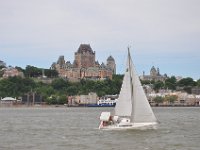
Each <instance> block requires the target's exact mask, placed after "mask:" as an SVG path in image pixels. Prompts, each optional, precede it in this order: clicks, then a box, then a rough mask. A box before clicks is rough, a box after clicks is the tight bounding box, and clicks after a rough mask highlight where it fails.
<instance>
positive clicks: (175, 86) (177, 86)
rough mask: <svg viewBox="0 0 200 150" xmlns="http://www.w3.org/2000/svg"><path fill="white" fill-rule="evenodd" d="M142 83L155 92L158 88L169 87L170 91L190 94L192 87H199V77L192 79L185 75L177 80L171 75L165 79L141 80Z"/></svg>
mask: <svg viewBox="0 0 200 150" xmlns="http://www.w3.org/2000/svg"><path fill="white" fill-rule="evenodd" d="M142 84H145V85H149V86H151V87H152V88H153V89H154V90H155V91H156V92H158V91H159V90H160V89H169V90H172V91H175V90H180V91H185V92H187V93H189V94H191V92H192V88H193V87H200V79H199V80H197V81H194V80H193V79H192V78H190V77H187V78H183V79H181V80H179V81H177V79H176V78H175V77H174V76H172V77H170V78H167V79H166V80H165V81H142Z"/></svg>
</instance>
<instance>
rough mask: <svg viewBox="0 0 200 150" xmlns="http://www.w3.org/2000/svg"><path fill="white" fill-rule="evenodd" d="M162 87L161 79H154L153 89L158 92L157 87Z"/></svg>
mask: <svg viewBox="0 0 200 150" xmlns="http://www.w3.org/2000/svg"><path fill="white" fill-rule="evenodd" d="M163 87H164V83H163V82H162V81H156V82H155V83H154V86H153V89H154V90H155V91H156V92H158V90H159V89H162V88H163Z"/></svg>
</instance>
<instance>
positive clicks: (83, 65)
mask: <svg viewBox="0 0 200 150" xmlns="http://www.w3.org/2000/svg"><path fill="white" fill-rule="evenodd" d="M51 69H56V70H57V71H58V73H59V76H60V77H64V78H67V79H68V80H70V81H78V80H80V79H94V80H101V79H106V78H109V79H112V75H113V74H115V73H116V64H115V60H114V58H113V57H112V56H109V57H108V59H107V63H106V65H105V64H104V63H102V64H99V62H98V61H96V59H95V51H93V50H92V48H91V47H90V45H89V44H81V45H80V46H79V48H78V50H77V52H75V54H74V62H73V63H71V62H70V61H65V58H64V56H60V57H59V58H58V61H57V62H54V63H53V64H52V66H51Z"/></svg>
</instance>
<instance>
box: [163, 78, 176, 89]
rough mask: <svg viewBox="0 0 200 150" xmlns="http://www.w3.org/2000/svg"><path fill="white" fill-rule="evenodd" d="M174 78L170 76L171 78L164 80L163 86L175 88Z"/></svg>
mask: <svg viewBox="0 0 200 150" xmlns="http://www.w3.org/2000/svg"><path fill="white" fill-rule="evenodd" d="M176 82H177V81H176V78H175V77H174V76H172V77H171V78H167V79H166V80H165V88H167V89H171V90H176Z"/></svg>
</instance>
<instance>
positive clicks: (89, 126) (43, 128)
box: [0, 107, 200, 150]
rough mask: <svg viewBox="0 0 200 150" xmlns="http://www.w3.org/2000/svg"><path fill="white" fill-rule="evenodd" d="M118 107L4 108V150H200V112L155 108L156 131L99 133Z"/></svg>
mask: <svg viewBox="0 0 200 150" xmlns="http://www.w3.org/2000/svg"><path fill="white" fill-rule="evenodd" d="M112 109H113V108H0V150H83V149H84V150H123V149H124V150H199V149H200V107H198V108H189V107H188V108H153V110H154V112H155V115H156V116H157V118H158V119H159V121H160V122H161V123H160V124H159V126H158V128H157V129H156V130H154V129H148V130H124V131H102V130H98V124H99V119H98V118H99V115H100V113H101V112H102V111H110V110H112Z"/></svg>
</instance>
